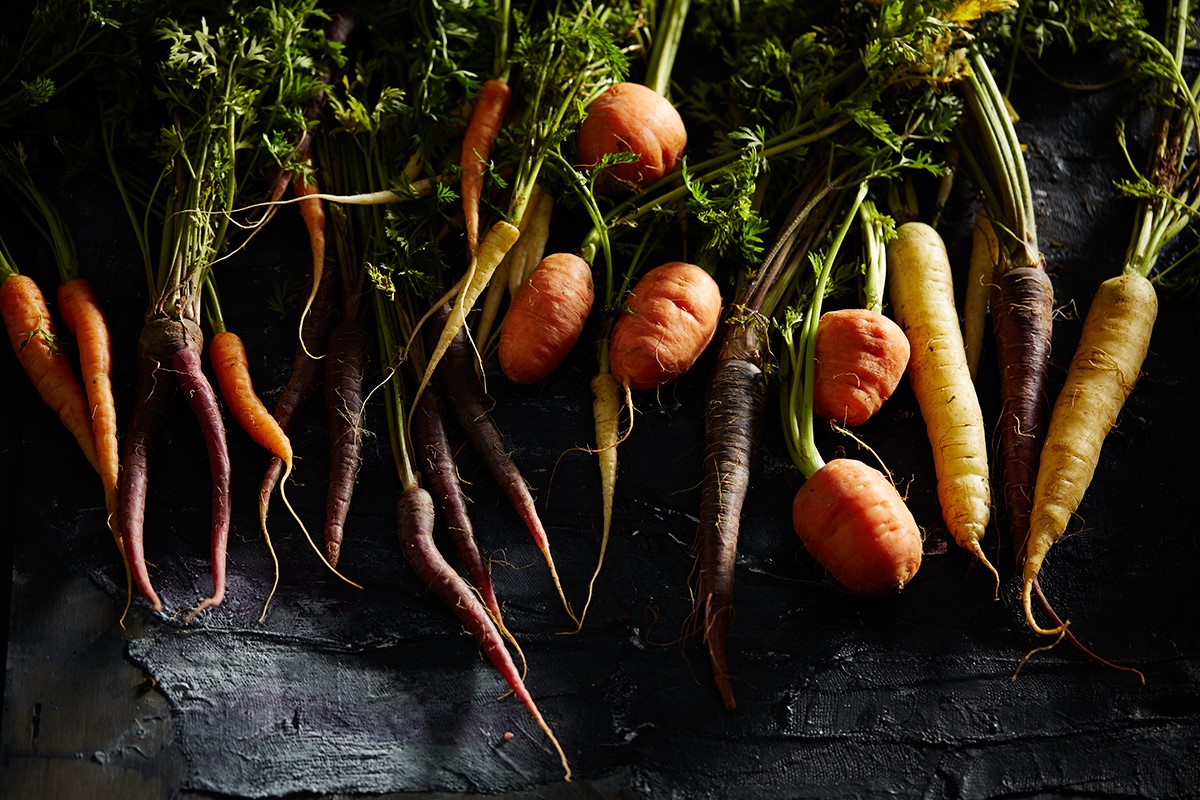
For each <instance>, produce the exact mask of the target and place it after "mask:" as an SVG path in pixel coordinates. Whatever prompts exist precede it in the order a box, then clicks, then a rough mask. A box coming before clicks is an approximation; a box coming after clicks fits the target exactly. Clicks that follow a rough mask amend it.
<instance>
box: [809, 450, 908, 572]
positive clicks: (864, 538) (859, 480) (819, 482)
mask: <svg viewBox="0 0 1200 800" xmlns="http://www.w3.org/2000/svg"><path fill="white" fill-rule="evenodd" d="M792 526H793V528H794V529H795V531H796V535H797V536H799V537H800V540H801V541H802V542H804V546H805V547H806V548H808V552H809V553H811V554H812V556H813V558H815V559H816V560H817V561H818V562H819V563H820V564H821V565H822V566H824V567H825V568H826V569H827V570H829V574H830V575H832V576H833V577H834V578H835V579H836V580H837V581H838V583H840V584H842V585H843V586H845V587H846V588H847V589H849V590H850V591H851V592H853V593H855V594H860V595H867V596H876V595H885V594H889V593H891V592H895V591H898V590H900V589H903V588H904V585H905V584H907V583H908V582H909V581H910V580H912V578H913V576H914V575H916V574H917V569H918V568H919V567H920V566H921V531H920V529H919V528H918V527H917V522H916V520H915V519H914V518H913V515H912V512H911V511H909V509H908V506H907V505H905V503H904V500H903V499H902V498H901V497H900V494H899V493H898V492H897V491H896V487H895V486H893V485H892V484H891V482H890V481H888V480H887V478H886V477H884V475H883V473H881V472H880V471H879V470H877V469H874V468H872V467H870V466H868V465H866V464H864V463H863V462H861V461H857V460H855V459H851V458H838V459H834V460H833V461H830V462H829V463H827V464H826V465H825V466H824V467H822V468H821V469H819V470H817V472H816V473H814V474H813V475H812V476H811V477H809V478H808V480H806V481H805V482H804V485H803V486H801V487H800V491H798V492H797V493H796V498H795V500H794V501H793V502H792Z"/></svg>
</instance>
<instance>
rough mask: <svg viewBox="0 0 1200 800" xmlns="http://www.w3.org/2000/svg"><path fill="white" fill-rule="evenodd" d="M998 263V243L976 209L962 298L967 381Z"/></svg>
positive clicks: (974, 372) (975, 372)
mask: <svg viewBox="0 0 1200 800" xmlns="http://www.w3.org/2000/svg"><path fill="white" fill-rule="evenodd" d="M999 260H1000V240H999V239H998V238H997V237H996V229H995V228H993V227H992V221H991V220H989V219H988V218H987V215H986V214H985V213H984V212H983V210H982V209H980V211H979V213H978V214H976V215H975V229H974V230H973V231H972V232H971V260H970V261H969V262H968V265H967V288H966V295H965V297H964V298H963V347H964V348H965V349H966V351H967V368H968V369H969V370H970V372H971V380H974V379H975V376H976V375H978V374H979V356H980V354H981V353H982V352H983V329H984V319H985V318H986V317H987V305H988V294H989V290H990V289H991V284H992V275H993V274H995V271H996V264H997V262H999Z"/></svg>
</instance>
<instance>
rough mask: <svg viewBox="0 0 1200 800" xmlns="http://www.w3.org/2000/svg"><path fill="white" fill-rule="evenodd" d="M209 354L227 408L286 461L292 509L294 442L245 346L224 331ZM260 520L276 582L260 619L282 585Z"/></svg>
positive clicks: (283, 484) (253, 436)
mask: <svg viewBox="0 0 1200 800" xmlns="http://www.w3.org/2000/svg"><path fill="white" fill-rule="evenodd" d="M208 353H209V359H210V360H211V362H212V365H213V374H214V375H215V376H216V379H217V386H218V388H219V389H220V390H221V397H222V398H223V399H224V400H225V406H226V408H228V409H229V412H230V413H231V414H233V418H234V419H236V420H237V422H238V425H240V426H241V428H242V430H244V431H245V432H246V433H247V434H248V435H249V436H250V438H251V439H253V440H254V441H255V443H257V444H259V445H261V446H262V447H263V448H265V449H266V450H267V452H269V453H270V454H271V455H272V456H274V457H275V458H278V459H279V460H280V461H282V462H283V476H282V479H281V482H280V484H279V492H280V495H281V497H282V498H283V502H284V505H286V506H287V507H288V508H289V510H290V509H291V504H290V503H289V502H288V499H287V494H286V488H285V487H286V485H287V479H288V477H289V476H290V475H291V473H292V443H291V441H290V440H289V439H288V436H287V434H286V433H285V432H284V430H283V427H282V426H281V425H280V424H279V421H278V420H276V419H275V417H274V416H273V415H272V414H271V412H270V411H269V410H268V409H267V407H266V406H265V405H263V402H262V400H260V399H259V397H258V394H257V393H256V392H255V391H254V383H253V382H252V381H251V379H250V362H249V358H248V357H247V355H246V347H245V345H244V344H243V343H242V340H241V338H240V337H239V336H238V335H237V334H236V333H233V332H231V331H221V332H220V333H217V334H215V335H213V337H212V339H210V340H209V343H208ZM292 515H293V516H296V513H295V511H292ZM297 519H298V518H297ZM260 521H261V523H262V532H263V539H264V540H265V541H266V543H267V550H268V551H269V552H270V554H271V560H272V561H273V562H274V564H275V583H274V585H273V586H272V587H271V593H270V595H268V597H267V600H266V602H265V603H264V604H263V611H262V617H260V621H261V620H262V619H263V618H265V617H266V614H267V608H268V607H269V606H270V604H271V598H272V597H274V595H275V589H276V588H277V587H278V585H279V559H278V558H277V557H276V555H275V548H274V546H272V544H271V535H270V534H269V533H268V532H267V520H266V516H265V515H262V516H261V519H260Z"/></svg>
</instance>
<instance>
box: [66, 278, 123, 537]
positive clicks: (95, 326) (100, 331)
mask: <svg viewBox="0 0 1200 800" xmlns="http://www.w3.org/2000/svg"><path fill="white" fill-rule="evenodd" d="M58 311H59V313H60V314H61V315H62V318H63V323H64V324H65V325H66V326H67V330H69V331H70V332H71V335H72V336H74V337H75V343H76V346H77V347H78V348H79V367H80V370H81V371H82V373H83V386H84V389H85V390H86V393H87V399H88V406H89V407H90V409H91V419H92V433H93V438H94V441H95V445H96V454H97V457H98V460H99V470H100V480H101V483H102V484H103V486H104V505H105V507H106V508H107V509H108V513H109V514H112V513H113V512H114V511H115V510H116V508H117V473H118V471H119V469H120V465H121V452H120V448H119V446H118V445H117V403H116V400H115V399H114V398H113V391H112V342H111V339H110V337H109V333H108V322H107V320H105V318H104V311H103V310H101V308H100V303H99V301H98V300H97V299H96V293H95V292H94V291H93V290H92V285H91V283H89V282H88V280H87V279H86V278H75V279H73V280H69V281H66V282H65V283H60V284H59V285H58ZM115 532H116V529H115V527H114V533H115ZM117 544H118V546H119V545H120V539H119V538H118V540H117Z"/></svg>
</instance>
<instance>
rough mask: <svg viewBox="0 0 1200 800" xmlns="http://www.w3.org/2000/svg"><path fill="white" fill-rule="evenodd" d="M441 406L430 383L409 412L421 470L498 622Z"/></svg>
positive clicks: (496, 605) (489, 577) (488, 574)
mask: <svg viewBox="0 0 1200 800" xmlns="http://www.w3.org/2000/svg"><path fill="white" fill-rule="evenodd" d="M443 410H444V409H443V404H442V401H441V398H440V396H439V395H438V394H437V390H436V389H435V388H434V387H432V386H429V387H426V389H425V391H424V392H422V393H421V397H420V398H419V399H418V400H417V408H416V409H414V411H413V414H412V436H413V443H414V445H415V448H416V455H417V458H418V460H419V461H420V463H421V474H423V475H424V476H425V480H426V482H427V483H428V484H429V487H430V490H431V493H432V494H433V496H434V497H435V498H436V499H437V502H438V505H439V507H440V508H441V509H442V512H443V513H444V514H445V515H446V526H447V528H448V529H449V531H450V537H451V539H453V540H454V548H455V549H456V550H457V551H458V555H459V557H460V558H462V560H463V563H465V564H466V566H467V574H468V575H470V576H471V581H472V583H474V584H475V588H476V589H478V590H479V595H480V596H481V597H482V598H483V604H484V605H485V606H486V607H487V609H488V611H490V612H491V614H492V617H493V619H494V620H495V621H496V622H497V624H498V625H500V620H501V615H500V602H499V601H498V600H497V599H496V592H495V589H494V588H493V586H492V575H491V572H490V571H489V570H488V565H487V562H486V561H484V559H483V555H482V554H481V553H480V552H479V543H478V542H477V541H476V539H475V530H474V527H473V526H472V525H471V517H470V516H469V515H468V514H467V502H466V499H465V498H464V497H463V493H462V484H461V483H459V480H458V465H457V464H455V463H454V454H453V452H452V450H451V447H450V440H449V437H448V436H447V435H446V425H445V421H444V419H443V418H442V412H443Z"/></svg>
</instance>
